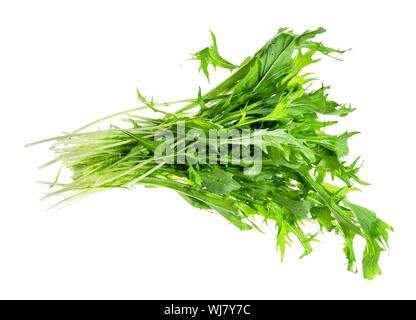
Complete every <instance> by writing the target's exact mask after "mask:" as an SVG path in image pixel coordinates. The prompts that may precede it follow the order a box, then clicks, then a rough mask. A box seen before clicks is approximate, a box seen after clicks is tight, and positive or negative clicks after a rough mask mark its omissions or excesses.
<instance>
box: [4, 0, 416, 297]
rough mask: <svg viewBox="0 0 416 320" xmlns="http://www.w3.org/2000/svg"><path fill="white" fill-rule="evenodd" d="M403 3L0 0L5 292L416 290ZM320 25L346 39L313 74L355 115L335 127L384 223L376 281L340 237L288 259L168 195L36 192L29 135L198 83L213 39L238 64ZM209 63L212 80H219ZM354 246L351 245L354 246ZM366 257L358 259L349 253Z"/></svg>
mask: <svg viewBox="0 0 416 320" xmlns="http://www.w3.org/2000/svg"><path fill="white" fill-rule="evenodd" d="M412 4H413V1H392V2H387V1H343V2H341V1H260V0H256V1H212V0H211V1H143V2H141V1H140V2H139V1H4V0H3V1H1V2H0V109H1V113H0V117H1V118H0V119H1V125H0V133H1V135H0V137H1V139H2V146H1V149H0V153H1V157H0V170H1V175H0V177H1V182H0V298H40V299H44V298H55V299H61V298H70V299H71V298H80V299H84V298H97V299H100V298H116V299H119V298H125V299H151V298H166V299H170V298H177V299H181V298H188V299H199V298H217V299H221V298H234V299H240V298H247V299H251V298H255V299H257V298H265V299H281V298H284V299H290V298H299V299H303V298H334V299H338V298H359V299H361V298H363V299H371V298H416V293H415V289H414V288H415V287H416V273H415V269H416V258H415V244H414V238H415V237H414V232H415V231H414V230H415V228H416V212H415V206H414V199H415V196H414V194H415V191H414V188H415V169H414V164H415V161H414V155H415V152H414V147H415V143H414V137H415V134H414V128H415V125H414V119H415V116H416V112H415V107H416V106H415V99H414V92H415V89H414V84H415V71H416V70H415V59H414V55H415V49H416V46H415V41H414V31H415V29H416V28H415V27H416V24H415V19H414V13H415V8H413V5H412ZM281 26H287V27H290V28H291V29H293V30H295V31H296V32H303V31H304V30H306V29H311V28H316V27H319V26H323V27H325V28H326V29H327V33H325V34H324V35H322V36H321V37H320V39H321V40H323V41H324V42H325V44H328V45H330V46H333V47H338V48H350V47H351V48H353V51H350V52H348V53H347V54H345V57H344V59H345V61H344V62H338V61H335V60H330V59H327V58H325V59H323V61H322V62H321V63H319V64H317V65H315V66H314V67H313V68H312V69H313V71H315V72H316V73H317V74H318V76H319V78H320V79H323V80H325V82H326V83H327V84H332V85H333V87H332V88H331V98H334V99H336V100H338V101H345V102H351V103H352V105H353V106H354V107H356V108H357V111H356V112H354V113H353V114H352V115H351V116H350V117H348V118H344V119H341V122H342V123H341V124H340V125H339V126H338V127H336V128H338V129H339V132H343V130H345V129H348V130H358V131H361V132H362V134H361V135H358V136H354V138H352V139H351V143H350V150H351V152H352V154H353V155H359V154H361V155H362V156H363V158H364V159H365V161H366V162H365V164H364V167H363V168H362V170H361V177H362V178H363V179H365V180H369V181H370V182H371V183H372V186H369V187H365V188H364V192H363V193H358V194H356V195H353V196H352V198H351V199H352V200H354V201H356V202H358V203H361V204H363V205H365V206H366V207H369V208H371V209H372V210H374V211H376V212H377V214H378V215H379V217H381V218H382V219H384V220H386V221H387V222H389V223H390V224H391V225H392V226H394V228H395V232H394V233H393V234H392V235H391V241H390V243H391V245H390V253H389V254H387V253H384V254H382V257H381V261H380V265H381V268H382V270H383V275H382V276H379V277H377V278H376V279H375V280H373V281H366V280H363V279H362V276H361V274H360V273H358V274H353V273H350V272H347V271H346V267H345V258H344V254H343V252H342V240H341V239H340V237H339V236H336V235H332V234H331V235H322V236H320V239H321V240H322V242H321V243H314V244H313V247H314V249H315V250H314V252H313V253H312V254H311V255H309V256H307V257H305V258H303V259H301V260H298V256H299V255H300V254H301V248H299V246H298V245H296V244H294V245H293V247H292V248H289V250H287V255H286V257H285V261H284V263H282V264H281V263H280V261H279V260H280V259H279V254H278V253H276V251H275V239H274V238H275V233H274V230H273V228H269V229H267V231H268V232H267V234H266V235H264V234H261V233H259V232H257V231H246V232H241V231H239V230H237V229H236V228H234V227H233V226H231V225H228V224H227V223H226V221H224V220H223V219H222V218H221V217H220V216H217V215H213V214H210V213H207V212H204V211H200V210H198V209H195V208H192V207H190V206H189V205H188V204H187V203H185V202H184V201H183V200H182V199H181V198H180V197H179V196H177V195H176V194H175V193H174V192H171V191H169V190H162V189H146V190H145V189H144V188H138V190H135V191H125V190H114V191H109V192H106V193H102V194H97V195H94V196H91V197H89V198H86V199H84V200H83V201H80V202H77V203H75V204H73V205H71V206H69V207H67V208H65V209H62V210H60V211H57V212H54V211H46V209H47V208H48V206H50V205H51V204H52V203H51V202H47V203H44V202H40V201H39V198H40V197H41V196H42V195H43V194H44V193H45V192H46V191H47V189H46V187H45V186H42V185H39V184H36V183H35V180H36V179H40V178H42V179H49V180H50V179H52V178H53V175H54V173H53V171H48V170H46V171H43V172H42V171H41V172H39V171H38V170H37V166H38V165H40V164H42V163H44V162H46V161H48V160H50V157H51V154H49V153H48V150H47V146H39V147H33V148H29V149H25V148H24V147H23V145H24V144H25V143H28V142H31V141H34V140H38V139H42V138H45V137H50V136H54V135H58V134H60V132H61V131H71V130H74V129H76V128H78V127H79V126H81V125H83V124H85V123H86V122H89V121H92V120H95V119H96V118H98V117H101V116H104V115H107V114H110V113H113V112H117V111H120V110H123V109H126V108H129V107H132V106H137V105H138V102H137V98H136V93H135V91H136V88H141V89H142V91H143V92H144V93H147V94H149V95H154V96H155V99H156V101H164V100H175V99H181V98H188V97H194V96H195V95H196V93H197V90H198V86H201V87H202V88H203V90H206V89H207V88H208V85H207V83H206V80H205V79H204V77H203V75H201V74H198V73H197V72H196V71H197V63H195V62H187V63H185V64H184V65H183V67H182V68H180V65H181V64H182V63H183V62H184V61H185V60H186V59H188V58H189V53H191V52H195V51H198V50H200V49H202V48H203V47H205V46H206V45H208V44H209V43H210V36H209V33H208V29H212V30H213V31H214V32H215V33H216V35H217V40H218V45H219V49H220V52H221V53H222V55H223V56H224V57H225V58H226V59H229V60H231V61H232V62H234V63H240V62H241V61H242V60H243V59H244V58H245V57H247V56H248V55H251V54H253V53H254V52H255V51H256V50H257V49H258V48H260V47H261V46H262V45H263V44H264V42H265V41H267V40H268V39H269V38H270V37H271V36H273V34H274V33H275V32H276V31H277V29H278V28H279V27H281ZM228 74H229V73H228V72H225V71H219V72H217V74H216V76H215V77H214V78H213V80H212V85H214V84H215V83H218V82H219V81H220V80H221V79H223V78H224V77H226V76H228ZM362 246H363V244H362V242H358V243H357V252H359V251H361V249H362ZM358 256H361V253H358Z"/></svg>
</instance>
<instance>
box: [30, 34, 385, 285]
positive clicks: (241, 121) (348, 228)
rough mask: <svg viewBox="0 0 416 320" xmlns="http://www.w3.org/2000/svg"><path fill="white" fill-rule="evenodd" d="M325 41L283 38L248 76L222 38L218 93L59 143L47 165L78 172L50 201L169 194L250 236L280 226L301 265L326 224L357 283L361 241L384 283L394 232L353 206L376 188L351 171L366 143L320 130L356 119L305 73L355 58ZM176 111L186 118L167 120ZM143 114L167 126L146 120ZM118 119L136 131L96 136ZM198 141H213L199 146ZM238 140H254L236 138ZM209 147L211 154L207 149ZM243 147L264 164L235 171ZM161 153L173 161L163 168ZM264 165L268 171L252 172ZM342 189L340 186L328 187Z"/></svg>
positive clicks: (215, 59)
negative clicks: (359, 195) (327, 60)
mask: <svg viewBox="0 0 416 320" xmlns="http://www.w3.org/2000/svg"><path fill="white" fill-rule="evenodd" d="M324 31H325V30H324V29H323V28H318V29H316V30H311V31H306V32H304V33H302V34H299V35H297V34H294V33H293V32H292V31H290V30H287V29H280V30H279V31H278V33H277V34H276V35H275V36H274V37H273V38H272V39H270V40H269V41H268V42H267V43H266V44H265V45H264V46H263V47H262V48H261V49H260V50H258V51H257V52H256V53H255V54H254V56H253V57H252V58H247V59H246V60H244V61H243V62H242V63H241V64H240V65H239V66H237V65H234V64H232V63H230V62H228V61H227V60H225V59H223V58H222V57H221V56H220V54H219V52H218V48H217V43H216V39H215V36H214V34H213V33H211V36H212V40H213V44H212V45H211V46H210V47H207V48H205V49H203V50H201V51H199V52H197V53H195V54H194V55H193V56H192V57H193V59H194V60H199V61H200V67H199V69H200V70H202V71H203V72H204V74H205V75H206V76H207V78H208V79H209V71H208V66H209V65H211V66H213V67H214V68H216V67H222V68H226V69H229V70H234V69H235V71H234V72H233V73H232V74H231V75H230V77H228V78H227V79H225V80H224V81H223V82H222V83H220V84H219V85H218V86H216V87H215V88H213V89H212V90H211V91H209V92H207V93H205V94H202V93H201V90H199V92H198V96H197V98H195V99H187V100H182V101H175V102H167V103H156V102H154V101H153V99H151V100H150V101H149V100H147V99H146V97H144V96H143V95H142V94H141V93H140V92H139V91H137V95H138V98H139V100H140V101H141V102H142V103H143V104H144V106H141V107H138V108H133V109H130V110H126V111H122V112H118V113H116V114H114V115H111V116H107V117H104V118H101V119H99V120H97V121H94V122H92V123H90V124H88V125H86V126H84V127H82V128H80V129H78V130H77V131H75V132H73V133H71V134H66V135H63V136H60V137H54V138H51V139H46V140H43V141H40V142H53V145H52V147H51V149H52V150H53V151H54V152H55V153H56V154H57V157H56V158H55V159H54V160H52V161H50V162H48V163H47V164H46V165H50V164H53V163H59V162H60V163H61V164H62V166H63V167H65V168H67V169H69V170H70V171H72V179H71V181H69V182H67V183H62V182H59V183H58V178H57V179H56V180H55V182H50V183H48V184H49V185H50V186H52V187H55V188H56V190H55V191H52V192H50V193H49V194H47V195H46V197H50V196H54V195H61V194H62V195H66V198H65V199H64V200H62V201H61V202H58V203H57V204H56V205H61V204H63V203H67V202H68V201H72V200H75V199H78V198H80V197H82V196H84V195H87V194H90V193H92V192H97V191H102V190H107V189H109V188H130V187H132V186H134V185H145V186H148V187H165V188H170V189H172V190H175V191H176V192H178V193H179V194H180V195H181V196H182V197H183V198H184V199H185V200H186V201H187V202H188V203H190V204H191V205H192V206H194V207H196V208H199V209H204V210H210V211H213V212H217V213H218V214H220V215H222V216H223V217H224V218H225V219H227V220H228V221H229V222H230V223H231V224H233V225H235V226H237V227H238V228H240V229H241V230H247V229H252V228H256V229H258V226H257V225H256V224H255V221H254V220H255V219H253V218H255V217H257V218H258V217H260V218H261V219H263V220H264V222H266V223H269V222H270V221H272V222H274V223H275V225H276V227H277V242H276V245H277V249H278V250H280V253H281V256H282V258H283V255H284V252H285V248H286V246H287V245H290V243H291V241H292V240H291V237H292V238H293V237H294V238H296V239H297V240H298V241H299V242H300V243H301V244H302V246H303V248H304V253H303V255H302V256H304V255H307V254H309V253H310V252H312V245H311V243H312V242H313V241H315V240H316V237H317V234H307V233H305V232H304V231H303V230H304V224H305V223H306V222H312V223H316V224H317V225H318V226H319V229H320V231H323V230H326V231H327V232H336V233H337V234H339V235H340V236H342V237H343V238H344V253H345V255H346V258H347V266H348V270H350V271H356V269H357V268H356V256H355V253H354V239H355V238H356V237H357V236H358V237H362V238H364V239H365V241H366V247H365V250H364V256H363V260H362V269H363V274H364V277H365V278H367V279H373V278H374V276H375V275H377V274H380V273H381V271H380V268H379V265H378V260H379V256H380V253H381V252H382V251H383V250H384V249H385V248H386V247H387V241H388V230H390V231H392V230H393V229H392V228H391V227H390V226H389V225H388V224H386V223H385V222H383V221H381V220H380V219H378V218H377V217H376V215H375V213H374V212H372V211H370V210H368V209H366V208H364V207H362V206H359V205H356V204H353V203H350V202H349V201H348V200H347V199H346V196H347V194H348V193H349V192H351V191H354V190H358V189H357V188H356V187H353V183H354V182H356V183H359V184H363V185H365V184H367V183H366V182H364V181H362V180H361V179H360V178H359V177H358V176H357V174H358V171H359V167H358V166H357V163H358V158H357V159H356V160H355V161H353V162H352V163H351V164H347V163H346V161H345V160H343V159H342V158H343V157H345V156H346V155H347V154H348V153H349V150H348V143H347V142H348V139H349V138H350V137H351V136H352V135H354V134H356V133H357V132H345V133H342V134H338V135H330V134H328V133H326V132H325V128H326V127H328V126H330V125H334V124H336V123H337V121H319V120H318V118H319V116H320V115H321V114H323V115H331V116H339V117H344V116H347V115H348V114H349V113H350V112H352V111H354V109H352V108H351V107H347V106H346V105H345V104H339V103H337V102H334V101H331V100H328V94H327V93H326V92H327V89H328V87H326V86H322V87H321V88H319V89H317V90H312V89H311V84H313V82H314V81H315V78H314V77H313V75H312V74H311V73H303V74H301V71H302V70H303V68H304V67H306V66H310V65H311V64H313V63H316V62H318V61H320V59H317V58H315V55H317V54H320V55H324V56H329V55H330V54H342V53H343V52H344V51H340V50H336V49H332V48H329V47H326V46H324V45H323V44H322V43H321V42H316V41H313V40H312V39H313V38H314V37H315V36H317V35H318V34H321V33H323V32H324ZM173 105H178V106H179V108H177V109H176V110H174V109H170V110H169V112H167V111H164V110H163V108H164V107H167V106H173ZM143 109H150V110H152V111H153V112H154V113H155V114H156V115H158V116H159V117H155V118H148V117H143V116H141V115H140V114H137V112H138V111H140V110H143ZM116 117H127V119H124V120H127V123H128V124H129V125H127V126H125V127H124V128H120V127H117V126H114V125H112V126H110V127H109V128H108V129H105V130H100V131H93V130H90V131H88V130H87V129H89V128H91V127H93V126H95V125H96V124H98V123H100V122H102V121H107V120H109V119H112V118H116ZM196 129H198V130H199V131H198V132H200V133H203V134H202V135H193V136H192V137H193V138H194V139H188V136H189V135H191V134H192V133H193V132H194V130H196ZM212 130H217V131H219V132H222V134H224V135H225V140H221V142H220V143H218V139H217V138H218V137H211V136H210V133H211V132H212ZM236 130H237V131H238V132H240V131H243V132H246V133H245V134H244V135H241V136H234V135H233V134H234V133H235V132H236ZM196 136H198V137H197V138H196ZM259 139H260V140H259ZM167 141H170V142H171V145H170V147H166V143H165V142H167ZM256 141H257V142H256ZM259 141H260V143H259ZM207 142H209V148H210V149H209V151H210V152H206V151H207V150H206V149H205V150H203V149H201V145H202V146H204V148H205V144H207ZM38 143H39V142H38ZM204 143H205V144H204ZM236 146H237V147H238V148H239V150H240V151H241V152H242V153H243V154H246V155H248V156H251V155H252V154H254V155H255V154H256V153H257V154H260V156H261V157H260V158H254V157H253V158H252V159H251V158H250V157H248V158H250V159H251V160H252V161H251V162H250V161H243V162H235V161H234V160H235V159H236V156H235V155H234V154H233V150H234V149H235V148H234V149H233V148H230V150H229V149H227V148H225V147H236ZM160 149H161V150H163V157H162V156H158V153H157V152H158V150H160ZM224 150H225V151H224ZM202 151H204V152H202ZM173 160H176V161H173ZM179 160H186V161H182V162H181V161H179ZM213 160H214V161H213ZM258 165H260V167H259V168H260V169H259V170H257V171H255V170H254V171H253V168H256V166H258ZM58 176H59V174H58ZM336 178H338V179H339V181H341V183H342V185H341V186H337V185H334V184H332V183H331V184H330V183H328V181H329V180H330V179H332V180H334V179H336Z"/></svg>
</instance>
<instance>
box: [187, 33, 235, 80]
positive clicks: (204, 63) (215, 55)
mask: <svg viewBox="0 0 416 320" xmlns="http://www.w3.org/2000/svg"><path fill="white" fill-rule="evenodd" d="M209 32H210V33H211V38H212V45H211V46H209V47H206V48H205V49H202V50H201V51H198V52H196V53H194V54H192V60H199V61H200V66H199V70H200V71H201V70H202V71H203V72H204V74H205V76H206V77H207V79H208V81H209V72H208V65H212V66H213V67H214V69H215V68H216V67H221V68H225V69H229V70H234V69H235V68H237V67H238V66H236V65H234V64H232V63H231V62H228V61H227V60H225V59H224V58H222V57H221V56H220V54H219V52H218V47H217V40H216V38H215V35H214V33H213V32H212V31H211V30H210V31H209Z"/></svg>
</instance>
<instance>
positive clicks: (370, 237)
mask: <svg viewBox="0 0 416 320" xmlns="http://www.w3.org/2000/svg"><path fill="white" fill-rule="evenodd" d="M343 203H344V204H345V205H346V206H347V207H348V208H350V209H351V211H352V212H353V213H354V215H355V217H356V218H357V220H358V222H359V223H360V225H361V227H362V228H363V231H364V235H365V239H366V246H365V249H364V257H363V263H362V264H363V273H364V278H366V279H370V280H371V279H373V278H374V277H375V276H376V275H377V274H381V270H380V267H379V265H378V260H379V257H380V252H381V251H383V250H384V247H385V244H386V243H387V241H388V237H389V236H388V232H387V230H390V231H393V228H392V227H391V226H389V225H388V224H387V223H385V222H383V221H381V220H380V219H378V218H377V217H376V214H375V213H374V212H372V211H370V210H368V209H366V208H364V207H362V206H359V205H357V204H354V203H351V202H348V201H346V200H344V201H343Z"/></svg>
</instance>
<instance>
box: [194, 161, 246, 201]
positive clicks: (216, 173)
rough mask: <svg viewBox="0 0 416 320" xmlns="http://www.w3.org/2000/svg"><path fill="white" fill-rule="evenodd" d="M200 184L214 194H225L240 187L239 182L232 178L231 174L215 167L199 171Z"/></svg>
mask: <svg viewBox="0 0 416 320" xmlns="http://www.w3.org/2000/svg"><path fill="white" fill-rule="evenodd" d="M199 175H200V177H201V179H202V185H203V186H204V187H206V188H207V190H208V191H209V192H212V193H215V194H220V195H221V194H226V193H230V192H232V191H235V190H238V189H240V188H241V186H240V184H239V183H238V182H237V181H235V180H234V179H233V174H232V173H230V172H227V171H224V170H221V169H219V168H217V167H214V168H213V169H211V170H208V169H207V170H204V171H200V172H199Z"/></svg>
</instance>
